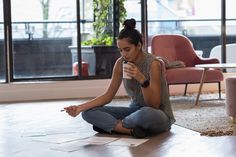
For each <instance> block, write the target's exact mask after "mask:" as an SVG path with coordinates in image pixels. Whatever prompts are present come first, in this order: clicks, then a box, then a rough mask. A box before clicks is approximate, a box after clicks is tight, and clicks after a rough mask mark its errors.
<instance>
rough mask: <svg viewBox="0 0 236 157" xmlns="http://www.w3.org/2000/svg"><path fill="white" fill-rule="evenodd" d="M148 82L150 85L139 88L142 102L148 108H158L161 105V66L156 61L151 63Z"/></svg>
mask: <svg viewBox="0 0 236 157" xmlns="http://www.w3.org/2000/svg"><path fill="white" fill-rule="evenodd" d="M145 79H146V78H145ZM142 81H144V80H142ZM149 82H150V84H149V86H148V87H146V88H141V89H142V92H143V96H144V100H145V102H146V103H147V104H149V105H150V106H152V107H154V108H159V106H160V103H161V65H160V63H159V62H158V61H153V62H152V63H151V68H150V80H149ZM140 83H142V82H140Z"/></svg>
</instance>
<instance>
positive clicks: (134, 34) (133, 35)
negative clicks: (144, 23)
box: [118, 18, 143, 45]
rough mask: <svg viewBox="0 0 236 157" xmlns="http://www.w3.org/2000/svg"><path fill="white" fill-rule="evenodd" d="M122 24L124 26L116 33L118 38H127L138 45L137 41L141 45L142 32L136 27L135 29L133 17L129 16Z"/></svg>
mask: <svg viewBox="0 0 236 157" xmlns="http://www.w3.org/2000/svg"><path fill="white" fill-rule="evenodd" d="M123 26H124V28H123V29H122V30H121V31H120V33H119V35H118V40H119V39H123V38H127V39H128V41H129V42H130V43H131V44H134V45H138V44H139V43H141V44H142V45H143V40H142V34H141V33H140V32H139V31H138V30H137V29H135V26H136V21H135V19H133V18H131V19H127V20H125V21H124V23H123Z"/></svg>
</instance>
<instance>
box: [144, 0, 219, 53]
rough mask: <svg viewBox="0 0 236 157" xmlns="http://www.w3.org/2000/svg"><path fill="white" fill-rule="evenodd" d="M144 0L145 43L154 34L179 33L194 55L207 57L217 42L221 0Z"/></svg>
mask: <svg viewBox="0 0 236 157" xmlns="http://www.w3.org/2000/svg"><path fill="white" fill-rule="evenodd" d="M208 3H209V4H211V7H210V11H209V5H206V1H205V0H159V1H156V0H148V3H147V4H148V21H149V22H148V34H149V40H148V41H149V46H150V42H151V38H152V36H153V35H155V34H183V35H185V36H187V37H188V38H190V40H191V41H192V43H193V46H194V48H195V49H196V52H197V53H198V55H200V56H203V57H209V56H210V52H211V49H212V48H213V47H214V46H216V45H219V44H221V41H220V35H221V27H220V26H221V21H220V19H221V11H220V10H221V0H209V1H208Z"/></svg>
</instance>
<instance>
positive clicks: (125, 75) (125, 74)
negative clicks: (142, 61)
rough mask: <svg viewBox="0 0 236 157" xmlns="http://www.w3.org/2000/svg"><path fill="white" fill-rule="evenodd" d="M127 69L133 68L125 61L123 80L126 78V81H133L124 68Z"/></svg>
mask: <svg viewBox="0 0 236 157" xmlns="http://www.w3.org/2000/svg"><path fill="white" fill-rule="evenodd" d="M125 67H131V66H130V65H129V64H128V62H127V61H124V62H123V78H124V79H131V77H130V76H128V75H127V73H126V72H125V71H124V68H125Z"/></svg>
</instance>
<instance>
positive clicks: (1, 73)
mask: <svg viewBox="0 0 236 157" xmlns="http://www.w3.org/2000/svg"><path fill="white" fill-rule="evenodd" d="M5 69H6V62H5V52H4V26H3V1H2V0H1V1H0V82H5V81H6V80H5V79H6V71H5Z"/></svg>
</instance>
